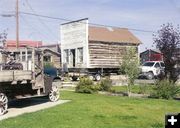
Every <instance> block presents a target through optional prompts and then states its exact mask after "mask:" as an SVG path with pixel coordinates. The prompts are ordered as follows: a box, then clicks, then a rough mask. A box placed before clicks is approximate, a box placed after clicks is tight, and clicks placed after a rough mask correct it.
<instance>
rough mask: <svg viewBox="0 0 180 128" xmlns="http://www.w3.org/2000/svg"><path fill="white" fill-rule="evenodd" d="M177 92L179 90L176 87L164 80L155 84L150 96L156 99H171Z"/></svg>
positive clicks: (179, 89) (179, 90)
mask: <svg viewBox="0 0 180 128" xmlns="http://www.w3.org/2000/svg"><path fill="white" fill-rule="evenodd" d="M179 92H180V88H179V87H178V86H176V85H175V84H174V82H172V81H169V80H166V79H165V80H161V81H157V82H156V84H155V87H154V88H153V93H152V94H151V96H152V97H156V98H163V99H171V98H174V97H175V96H176V94H178V93H179Z"/></svg>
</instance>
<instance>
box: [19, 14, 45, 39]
mask: <svg viewBox="0 0 180 128" xmlns="http://www.w3.org/2000/svg"><path fill="white" fill-rule="evenodd" d="M20 17H21V19H22V20H23V21H24V22H25V23H26V24H27V25H28V26H29V27H31V28H32V29H33V30H36V31H37V32H38V33H39V34H40V36H41V38H42V36H43V37H44V38H47V36H46V35H45V34H43V33H42V32H41V31H39V30H38V29H37V27H35V26H33V25H32V24H30V23H29V22H28V21H27V20H26V19H25V18H24V17H23V16H22V15H20Z"/></svg>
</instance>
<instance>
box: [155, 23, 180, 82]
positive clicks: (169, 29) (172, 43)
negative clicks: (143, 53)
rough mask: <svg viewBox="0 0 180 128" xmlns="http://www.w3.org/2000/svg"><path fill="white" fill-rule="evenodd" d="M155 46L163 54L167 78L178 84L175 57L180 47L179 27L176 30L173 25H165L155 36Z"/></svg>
mask: <svg viewBox="0 0 180 128" xmlns="http://www.w3.org/2000/svg"><path fill="white" fill-rule="evenodd" d="M154 44H155V45H156V48H157V49H159V50H160V51H161V52H162V53H163V58H164V63H165V78H166V79H169V80H172V81H173V82H176V80H177V78H178V77H177V74H176V73H175V68H174V66H175V64H176V57H175V56H174V54H175V52H176V50H177V47H178V45H179V44H180V31H179V26H178V27H177V28H174V27H173V25H172V24H170V23H168V24H163V25H162V26H161V29H160V30H158V32H157V34H156V35H154Z"/></svg>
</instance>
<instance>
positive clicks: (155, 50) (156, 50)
mask: <svg viewBox="0 0 180 128" xmlns="http://www.w3.org/2000/svg"><path fill="white" fill-rule="evenodd" d="M149 51H153V52H156V53H160V54H161V51H160V50H158V49H147V50H145V51H143V52H141V53H140V54H143V53H145V52H149Z"/></svg>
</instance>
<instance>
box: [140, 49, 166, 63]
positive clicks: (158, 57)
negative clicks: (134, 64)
mask: <svg viewBox="0 0 180 128" xmlns="http://www.w3.org/2000/svg"><path fill="white" fill-rule="evenodd" d="M140 59H141V63H144V62H146V61H163V54H162V53H161V52H160V51H159V50H157V49H148V50H146V51H144V52H141V53H140Z"/></svg>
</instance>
